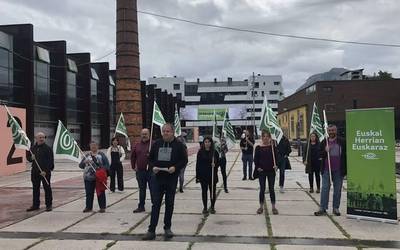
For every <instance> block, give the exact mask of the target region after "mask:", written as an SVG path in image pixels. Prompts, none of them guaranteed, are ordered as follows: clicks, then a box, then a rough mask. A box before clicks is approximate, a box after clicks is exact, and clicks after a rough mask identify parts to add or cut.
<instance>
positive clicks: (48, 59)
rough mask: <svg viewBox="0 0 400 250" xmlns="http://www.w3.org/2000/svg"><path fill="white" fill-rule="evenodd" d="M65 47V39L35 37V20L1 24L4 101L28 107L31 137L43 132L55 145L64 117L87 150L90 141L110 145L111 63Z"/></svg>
mask: <svg viewBox="0 0 400 250" xmlns="http://www.w3.org/2000/svg"><path fill="white" fill-rule="evenodd" d="M66 47H67V46H66V41H46V42H36V41H34V40H33V26H32V25H31V24H18V25H1V26H0V98H1V101H2V102H3V103H5V104H7V105H8V106H10V107H18V108H23V109H25V110H26V121H27V127H26V132H27V135H28V137H29V138H33V136H34V134H35V133H37V132H39V131H43V132H45V133H46V135H47V142H48V143H49V144H50V145H51V144H52V143H53V140H54V136H55V132H56V127H57V121H58V120H61V121H62V122H63V123H64V124H65V125H66V126H67V128H68V129H69V130H70V132H71V134H72V135H73V136H74V137H75V139H76V141H77V142H78V143H79V144H80V145H81V147H82V148H83V149H87V148H88V146H89V142H90V141H91V140H94V141H97V142H98V143H99V144H100V146H101V147H106V146H108V145H109V141H110V130H113V128H112V127H115V115H114V114H115V111H114V109H113V110H111V108H110V107H111V106H110V105H114V104H113V103H115V84H114V82H112V81H110V72H109V66H108V63H91V60H90V54H89V53H78V54H67V50H66ZM111 99H112V100H111Z"/></svg>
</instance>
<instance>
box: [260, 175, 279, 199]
mask: <svg viewBox="0 0 400 250" xmlns="http://www.w3.org/2000/svg"><path fill="white" fill-rule="evenodd" d="M267 179H268V190H269V197H270V199H271V203H272V204H275V201H276V198H275V190H274V186H275V171H274V172H267V173H264V172H260V175H259V177H258V181H259V183H260V194H259V201H260V204H262V203H264V201H265V188H266V180H267Z"/></svg>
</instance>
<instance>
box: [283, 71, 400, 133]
mask: <svg viewBox="0 0 400 250" xmlns="http://www.w3.org/2000/svg"><path fill="white" fill-rule="evenodd" d="M346 71H347V70H346ZM357 71H359V70H357ZM357 71H348V72H350V75H353V77H354V74H355V73H354V72H357ZM351 72H353V73H351ZM361 74H362V73H361ZM347 79H348V80H320V79H316V80H315V81H308V82H307V83H306V84H305V85H303V86H302V87H300V88H299V89H298V91H297V92H296V93H294V94H292V95H290V96H288V97H287V98H285V99H283V100H282V101H280V102H279V104H278V121H279V122H280V124H281V127H282V129H283V131H284V133H285V134H286V135H287V136H288V138H289V139H290V140H296V139H302V140H306V139H307V137H308V132H309V127H310V119H311V113H312V108H313V103H314V102H316V104H317V106H318V110H319V112H320V117H322V110H323V109H324V110H325V111H326V115H327V119H328V121H329V123H333V124H335V125H337V127H338V133H339V134H340V135H342V136H344V134H345V128H346V121H345V111H346V110H347V109H362V108H382V107H394V108H395V129H396V131H395V133H396V138H397V139H399V138H400V98H399V93H400V79H391V80H378V79H375V80H372V79H366V77H356V78H353V79H349V78H347ZM371 119H373V117H371Z"/></svg>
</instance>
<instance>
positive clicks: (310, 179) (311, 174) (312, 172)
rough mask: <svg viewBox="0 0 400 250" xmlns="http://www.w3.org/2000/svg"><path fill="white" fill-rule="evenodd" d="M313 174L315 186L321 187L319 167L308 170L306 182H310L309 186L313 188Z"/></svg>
mask: <svg viewBox="0 0 400 250" xmlns="http://www.w3.org/2000/svg"><path fill="white" fill-rule="evenodd" d="M314 175H315V181H316V182H317V188H318V189H320V187H321V174H320V170H319V169H315V170H310V172H309V173H308V182H309V183H310V188H314Z"/></svg>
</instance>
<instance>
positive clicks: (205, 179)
mask: <svg viewBox="0 0 400 250" xmlns="http://www.w3.org/2000/svg"><path fill="white" fill-rule="evenodd" d="M218 165H219V157H218V152H217V151H216V150H215V148H214V142H213V140H212V139H211V137H208V136H206V137H205V138H204V141H203V145H202V146H201V148H200V150H199V152H198V153H197V159H196V183H199V182H200V185H201V198H202V201H203V214H207V213H208V211H209V212H210V213H211V214H215V200H216V187H217V182H218ZM208 189H209V190H210V201H211V207H210V210H207V195H208V192H207V190H208Z"/></svg>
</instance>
